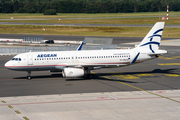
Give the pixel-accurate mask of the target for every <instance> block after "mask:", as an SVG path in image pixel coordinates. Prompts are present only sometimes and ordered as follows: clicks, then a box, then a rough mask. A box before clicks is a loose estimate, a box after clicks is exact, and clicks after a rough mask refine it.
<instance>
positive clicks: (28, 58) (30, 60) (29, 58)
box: [27, 54, 33, 65]
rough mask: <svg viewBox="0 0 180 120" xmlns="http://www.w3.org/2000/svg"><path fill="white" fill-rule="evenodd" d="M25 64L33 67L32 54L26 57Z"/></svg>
mask: <svg viewBox="0 0 180 120" xmlns="http://www.w3.org/2000/svg"><path fill="white" fill-rule="evenodd" d="M27 64H28V65H33V56H32V54H29V55H27Z"/></svg>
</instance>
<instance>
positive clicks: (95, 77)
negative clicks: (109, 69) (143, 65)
mask: <svg viewBox="0 0 180 120" xmlns="http://www.w3.org/2000/svg"><path fill="white" fill-rule="evenodd" d="M176 69H178V68H173V69H165V70H162V69H154V70H153V71H144V72H119V73H117V72H116V73H97V74H93V78H92V79H93V80H104V81H116V82H117V81H118V82H126V83H137V82H134V81H131V80H120V79H118V80H117V79H113V78H112V79H107V78H105V77H102V76H114V75H129V74H131V75H134V74H136V75H137V74H152V73H166V74H174V72H173V71H174V70H176ZM47 78H50V79H51V78H62V75H61V74H59V73H58V74H51V75H43V76H42V75H41V76H32V79H47ZM13 79H26V77H16V78H13ZM92 79H87V78H84V77H80V78H66V81H84V80H92Z"/></svg>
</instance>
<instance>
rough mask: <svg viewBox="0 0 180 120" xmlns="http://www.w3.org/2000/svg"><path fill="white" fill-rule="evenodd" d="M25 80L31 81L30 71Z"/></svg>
mask: <svg viewBox="0 0 180 120" xmlns="http://www.w3.org/2000/svg"><path fill="white" fill-rule="evenodd" d="M27 80H31V71H27Z"/></svg>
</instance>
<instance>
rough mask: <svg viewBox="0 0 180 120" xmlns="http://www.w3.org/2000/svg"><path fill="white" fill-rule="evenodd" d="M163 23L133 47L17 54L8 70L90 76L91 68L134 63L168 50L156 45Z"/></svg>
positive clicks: (7, 65) (64, 75)
mask: <svg viewBox="0 0 180 120" xmlns="http://www.w3.org/2000/svg"><path fill="white" fill-rule="evenodd" d="M164 24H165V22H157V23H156V24H155V25H154V26H153V27H152V29H151V30H150V31H149V33H148V34H147V35H146V36H145V37H144V39H143V40H142V41H141V42H140V44H139V45H138V46H136V47H135V48H133V49H123V50H119V49H111V50H81V48H82V44H83V42H84V41H83V42H82V44H81V45H80V47H79V48H78V49H77V50H76V51H45V52H27V53H22V54H18V55H16V56H15V57H13V58H12V60H10V61H8V62H6V63H5V65H4V66H5V67H6V68H7V69H9V70H16V71H27V79H28V80H30V79H31V71H46V70H49V71H50V72H62V76H63V77H67V78H69V77H85V78H91V77H92V75H91V74H90V71H91V70H95V69H101V68H115V67H123V66H128V65H133V64H136V63H140V62H144V61H147V60H151V59H154V58H157V57H158V56H160V55H164V54H166V53H167V51H166V50H160V49H159V45H160V41H161V36H162V33H163V28H164Z"/></svg>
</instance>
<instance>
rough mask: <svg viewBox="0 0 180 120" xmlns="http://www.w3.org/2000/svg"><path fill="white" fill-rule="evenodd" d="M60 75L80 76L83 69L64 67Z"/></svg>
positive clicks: (82, 73) (82, 74)
mask: <svg viewBox="0 0 180 120" xmlns="http://www.w3.org/2000/svg"><path fill="white" fill-rule="evenodd" d="M62 75H63V77H82V76H84V70H83V69H82V68H64V69H63V71H62Z"/></svg>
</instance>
